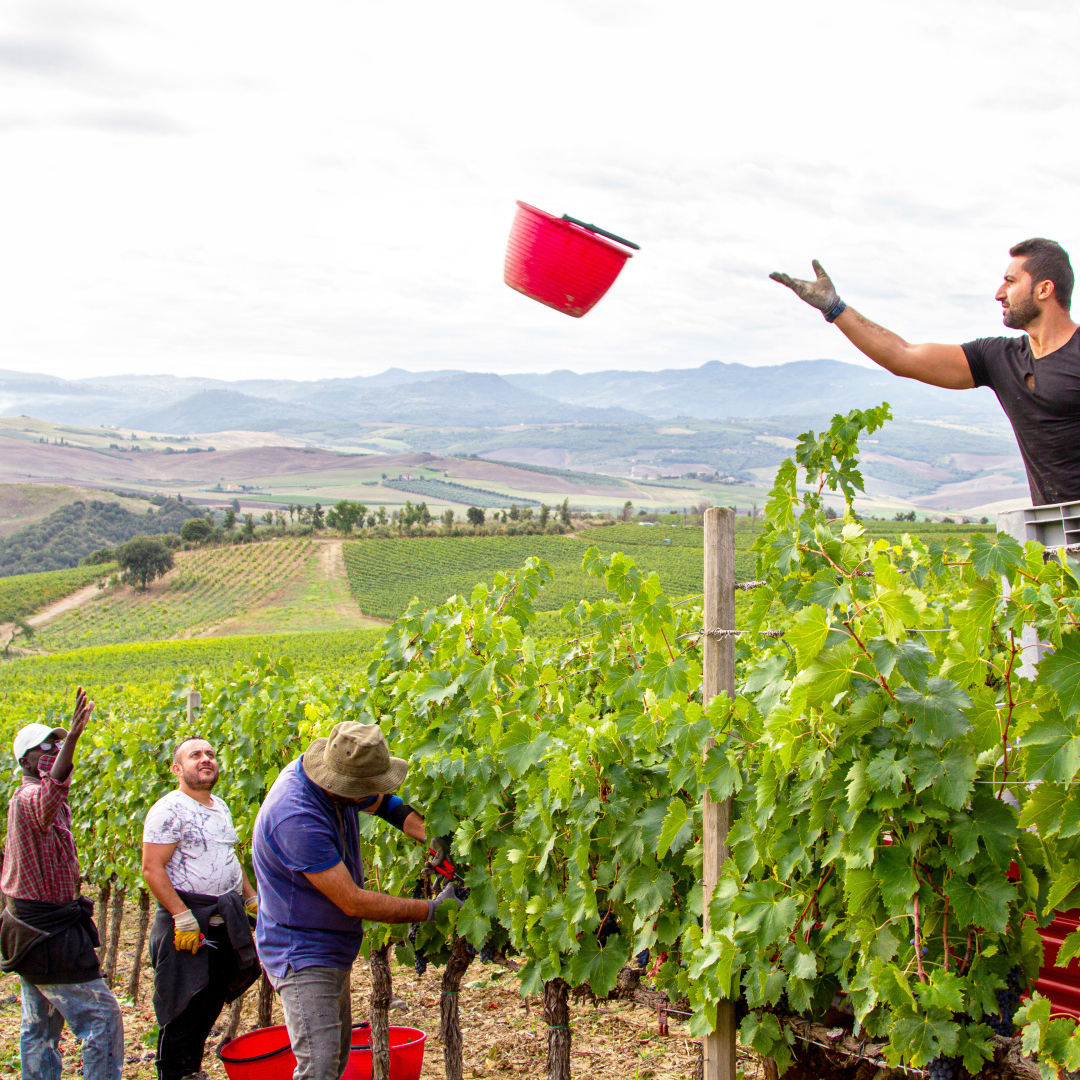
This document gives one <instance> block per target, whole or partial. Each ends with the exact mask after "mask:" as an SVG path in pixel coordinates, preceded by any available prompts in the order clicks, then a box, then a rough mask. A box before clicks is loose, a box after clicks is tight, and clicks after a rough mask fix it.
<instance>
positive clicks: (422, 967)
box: [409, 923, 427, 975]
mask: <svg viewBox="0 0 1080 1080" xmlns="http://www.w3.org/2000/svg"><path fill="white" fill-rule="evenodd" d="M416 931H417V924H416V923H413V925H412V926H410V927H409V944H410V945H411V946H412V947H413V953H414V954H415V957H416V959H415V960H413V967H414V968H415V969H416V974H417V975H423V974H424V972H425V971H427V957H426V956H425V955H424V954H423V953H422V952H420V951H419V950H418V949H417V948H416Z"/></svg>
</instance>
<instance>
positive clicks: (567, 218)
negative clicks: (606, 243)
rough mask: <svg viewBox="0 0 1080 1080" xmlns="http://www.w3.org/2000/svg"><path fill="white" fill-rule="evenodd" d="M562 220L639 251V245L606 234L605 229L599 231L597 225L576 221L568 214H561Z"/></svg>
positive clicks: (610, 233)
mask: <svg viewBox="0 0 1080 1080" xmlns="http://www.w3.org/2000/svg"><path fill="white" fill-rule="evenodd" d="M562 219H563V221H569V222H572V223H573V224H574V225H580V226H581V227H582V228H583V229H588V230H589V232H594V233H599V234H600V235H601V236H606V237H607V238H608V239H609V240H617V241H618V242H619V243H620V244H625V245H626V246H627V247H630V248H633V249H634V250H635V251H640V250H641V245H640V244H635V243H634V242H633V241H632V240H624V239H623V238H622V237H621V236H616V235H615V234H614V233H613V232H608V231H607V229H601V228H600V226H599V225H590V224H589V223H588V222H587V221H578V219H577V218H576V217H571V216H570V215H569V214H563V216H562Z"/></svg>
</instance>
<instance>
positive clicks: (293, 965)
mask: <svg viewBox="0 0 1080 1080" xmlns="http://www.w3.org/2000/svg"><path fill="white" fill-rule="evenodd" d="M408 768H409V765H408V762H406V761H403V760H402V759H401V758H395V757H391V756H390V750H389V748H388V747H387V745H386V739H385V737H384V736H383V733H382V731H381V730H380V729H379V728H378V727H377V726H375V725H366V724H357V723H353V722H351V721H349V722H345V723H341V724H338V725H337V726H336V727H334V729H333V730H332V731H331V732H330V736H329V738H325V739H316V740H315V741H314V742H313V743H312V744H311V745H310V746H309V747H308V748H307V750H306V751H304V753H303V754H302V755H301V756H300V757H299V758H297V760H296V761H293V762H292V763H290V764H289V765H287V766H286V767H285V768H284V769H283V770H282V771H281V774H280V775H279V776H278V778H277V780H275V781H274V785H273V787H271V789H270V792H269V794H268V795H267V796H266V801H265V802H264V803H263V805H262V807H261V808H260V809H259V815H258V817H257V818H256V820H255V830H254V834H253V836H252V859H253V862H254V866H255V876H256V878H257V879H258V885H259V918H258V924H257V926H256V930H255V943H256V946H257V948H258V951H259V959H260V960H261V961H262V965H263V969H264V970H265V971H266V973H267V975H268V976H269V978H270V981H271V983H272V984H273V986H274V989H275V990H277V992H278V993H279V994H280V995H281V1004H282V1008H283V1010H284V1013H285V1024H286V1026H287V1027H288V1029H289V1039H290V1041H291V1042H292V1048H293V1052H294V1053H295V1055H296V1062H297V1064H296V1071H295V1072H294V1073H293V1077H294V1080H338V1078H339V1077H340V1076H341V1074H342V1073H343V1072H344V1070H345V1067H346V1065H347V1064H348V1061H349V1048H350V1042H351V1027H352V1010H351V1003H350V998H349V973H350V971H351V968H352V965H353V962H354V961H355V960H356V957H357V956H358V955H359V952H360V943H361V942H362V940H363V936H364V933H363V923H362V921H361V920H363V919H373V920H375V921H376V922H387V923H416V922H424V921H425V920H428V921H430V920H433V919H434V918H435V911H436V909H437V908H438V907H439V906H440V905H441V904H443V903H445V902H446V901H447V900H450V901H453V900H454V894H453V886H447V887H446V889H444V890H443V892H442V893H440V894H439V896H438V897H437V898H436V899H435V900H412V899H406V898H405V897H399V896H388V895H387V894H385V893H379V892H371V891H370V890H368V889H365V888H364V866H363V862H362V861H361V857H360V818H359V811H361V810H364V811H366V812H367V813H370V814H375V815H376V816H378V817H381V818H383V819H384V820H385V821H388V822H389V823H390V824H391V825H394V826H396V827H397V828H399V829H401V831H402V832H404V833H405V834H406V835H407V836H410V837H412V838H413V839H414V840H418V841H421V842H422V841H423V840H424V838H425V831H424V819H423V818H422V817H421V816H420V815H419V814H418V813H417V812H416V811H415V810H413V808H412V807H411V806H409V805H408V804H407V803H405V802H403V801H402V800H401V799H400V798H399V797H398V796H396V795H393V794H391V793H392V792H393V791H395V790H396V789H397V788H398V787H400V786H401V783H402V781H403V780H404V779H405V774H406V772H407V771H408Z"/></svg>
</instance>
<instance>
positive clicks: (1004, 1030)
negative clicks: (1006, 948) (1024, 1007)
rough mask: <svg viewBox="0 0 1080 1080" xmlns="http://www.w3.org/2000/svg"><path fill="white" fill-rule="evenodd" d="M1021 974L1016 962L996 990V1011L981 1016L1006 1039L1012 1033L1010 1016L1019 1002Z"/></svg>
mask: <svg viewBox="0 0 1080 1080" xmlns="http://www.w3.org/2000/svg"><path fill="white" fill-rule="evenodd" d="M1022 974H1023V972H1022V971H1021V969H1020V965H1019V964H1017V965H1016V967H1014V968H1013V969H1012V971H1010V972H1009V974H1008V975H1006V976H1005V986H1004V987H1003V988H1002V989H1001V990H998V991H996V996H997V1003H998V1011H997V1012H996V1013H991V1014H990V1015H988V1016H984V1017H983V1020H984V1021H985V1022H986V1023H987V1024H988V1025H989V1026H990V1027H991V1028H992V1029H993V1030H994V1031H996V1032H997V1034H998V1035H1004V1036H1005V1038H1006V1039H1011V1038H1012V1035H1013V1022H1012V1018H1013V1014H1014V1013H1015V1012H1016V1009H1017V1007H1018V1006H1019V1004H1020V976H1021V975H1022Z"/></svg>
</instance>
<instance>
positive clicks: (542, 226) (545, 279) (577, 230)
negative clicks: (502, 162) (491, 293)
mask: <svg viewBox="0 0 1080 1080" xmlns="http://www.w3.org/2000/svg"><path fill="white" fill-rule="evenodd" d="M517 205H518V211H517V214H516V215H515V217H514V224H513V227H512V228H511V229H510V242H509V243H508V244H507V246H506V265H505V268H504V270H503V280H504V281H505V282H506V284H507V285H509V286H510V288H511V289H517V291H518V292H520V293H524V294H525V295H526V296H528V297H531V298H532V299H533V300H539V301H540V303H541V304H547V306H548V307H552V308H554V309H555V310H556V311H561V312H562V313H563V314H564V315H571V316H573V317H574V318H575V319H580V318H581V316H582V315H584V314H585V313H586V312H587V311H590V310H591V309H592V308H593V307H594V306H595V304H596V302H597V301H598V300H599V299H600V298H601V297H602V296H603V295H604V293H606V292H607V291H608V289H610V288H611V285H612V283H613V282H614V281H615V279H616V278H617V277H618V276H619V272H620V271H621V270H622V268H623V267H624V266H625V265H626V260H627V259H629V258H631V257H632V256H631V254H630V252H629V251H628V250H627V248H637V247H638V245H637V244H632V243H631V242H630V241H629V240H623V239H622V237H620V236H616V235H615V234H614V233H609V232H606V231H605V230H603V229H600V228H597V227H596V226H595V225H588V224H586V223H585V222H584V221H578V220H577V219H576V218H571V217H567V216H566V215H564V216H563V217H561V218H557V217H556V216H555V215H554V214H549V213H547V212H546V211H544V210H538V209H537V208H536V207H535V206H529V204H528V203H523V202H521V201H520V200H519V201H518V204H517ZM598 234H599V235H598ZM604 237H608V239H606V240H605V239H604ZM612 241H617V243H612Z"/></svg>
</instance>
